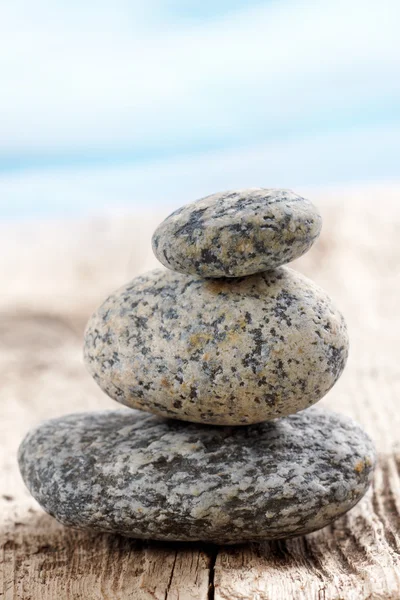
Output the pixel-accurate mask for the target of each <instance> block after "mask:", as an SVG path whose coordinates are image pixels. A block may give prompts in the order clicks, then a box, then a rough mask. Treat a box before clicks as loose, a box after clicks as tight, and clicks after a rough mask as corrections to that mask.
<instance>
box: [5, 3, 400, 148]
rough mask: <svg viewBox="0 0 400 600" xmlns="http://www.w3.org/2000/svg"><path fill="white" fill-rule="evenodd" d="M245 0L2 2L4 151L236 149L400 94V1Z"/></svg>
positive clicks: (375, 106) (386, 104) (375, 107)
mask: <svg viewBox="0 0 400 600" xmlns="http://www.w3.org/2000/svg"><path fill="white" fill-rule="evenodd" d="M63 4H64V3H63ZM247 5H248V3H246V2H243V9H242V10H240V11H237V12H235V13H232V14H231V15H229V16H225V17H220V18H218V19H215V20H212V19H208V20H205V21H191V22H189V23H188V22H187V21H180V20H179V19H177V18H176V16H175V17H174V16H173V15H168V12H167V11H166V6H167V3H165V2H161V1H159V2H156V1H154V0H153V1H152V2H146V3H144V2H142V1H139V0H138V1H136V2H128V1H127V0H116V1H115V2H113V3H109V2H105V1H104V0H103V1H102V2H99V3H78V2H77V1H76V0H75V1H73V2H71V3H65V4H64V5H63V6H62V5H61V3H55V4H54V3H50V2H49V1H46V0H41V1H40V0H38V2H35V3H30V2H29V1H28V0H25V1H23V0H16V1H15V2H11V0H8V2H5V3H2V5H1V8H0V46H1V50H0V82H1V95H0V114H1V120H0V155H1V153H3V155H7V154H8V153H12V152H16V153H17V152H40V151H42V152H45V151H57V150H59V151H66V150H71V149H72V150H79V149H86V150H87V151H90V150H91V149H92V150H96V149H99V148H103V147H104V148H107V149H108V150H110V151H112V150H113V149H121V148H122V149H123V148H129V149H133V150H137V149H145V148H146V147H154V146H157V147H171V148H174V147H179V146H181V145H183V146H185V145H186V146H188V145H193V146H195V145H196V144H201V143H207V144H212V143H213V142H218V141H219V142H221V143H222V142H224V143H226V144H229V143H232V142H235V141H236V142H238V141H251V140H255V139H263V138H264V139H265V138H266V137H267V136H268V135H271V134H274V135H281V134H282V133H290V131H291V130H299V129H301V128H302V127H304V128H305V129H309V130H313V129H314V130H315V129H316V128H317V127H319V128H321V125H320V124H321V122H323V123H324V126H325V125H326V124H327V123H328V124H329V120H330V119H332V118H333V117H332V115H335V117H334V118H335V119H337V118H338V116H339V117H343V119H344V120H346V119H351V118H353V117H354V115H357V113H358V112H361V113H362V112H363V111H366V112H368V111H369V112H374V111H380V112H382V111H385V110H388V109H389V108H390V105H393V106H394V105H395V103H396V101H397V102H399V101H400V86H399V83H398V81H399V78H398V72H399V67H400V65H399V58H400V41H399V35H398V23H399V16H400V9H399V3H398V0H381V1H379V2H377V1H376V0H347V1H344V0H337V1H336V2H330V1H328V0H321V1H320V2H290V1H288V0H286V1H285V2H280V3H277V2H272V3H269V4H267V5H264V6H261V7H257V8H252V9H251V8H250V9H248V8H245V7H246V6H247ZM55 7H56V8H55Z"/></svg>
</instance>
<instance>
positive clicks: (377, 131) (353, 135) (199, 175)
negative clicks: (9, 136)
mask: <svg viewBox="0 0 400 600" xmlns="http://www.w3.org/2000/svg"><path fill="white" fill-rule="evenodd" d="M382 154H383V155H384V156H385V164H384V165H383V167H382V164H381V162H380V157H381V156H382ZM399 155H400V125H399V126H397V127H387V128H368V129H365V130H361V131H354V132H344V133H332V134H329V135H327V136H325V135H319V136H316V137H311V138H305V139H302V140H289V141H287V142H280V143H272V144H266V145H265V144H264V145H262V146H255V147H251V148H243V149H241V150H230V151H225V152H213V153H206V154H202V155H200V156H197V157H188V158H181V159H179V160H166V161H159V162H154V163H149V164H145V165H134V166H124V167H118V168H116V167H114V168H107V169H104V168H102V169H94V168H93V169H87V168H86V169H70V170H60V171H54V170H50V171H47V172H46V171H40V172H27V173H10V174H2V175H0V215H2V216H3V217H4V216H26V217H29V216H35V215H37V216H42V214H45V215H49V214H53V215H63V216H67V215H75V214H85V213H96V214H98V213H101V212H106V211H112V212H115V210H116V208H118V207H121V209H123V207H126V206H131V207H134V208H135V210H137V209H139V208H142V209H145V210H147V211H151V210H158V209H160V208H162V209H163V210H164V209H165V208H166V207H168V208H171V209H172V208H176V207H177V206H180V205H181V204H183V203H185V202H188V201H190V200H195V199H196V198H200V197H202V196H204V195H206V194H209V193H212V192H215V191H218V190H224V189H230V188H231V189H234V188H244V187H256V186H262V187H289V188H293V189H295V190H296V191H300V192H301V191H302V189H303V188H304V187H309V186H310V185H312V184H317V185H318V184H319V185H322V184H326V183H330V182H338V181H339V182H340V181H347V182H348V181H357V180H358V181H361V180H363V179H365V175H366V174H367V176H368V177H369V178H370V179H371V180H372V179H377V178H379V177H382V178H390V177H391V176H393V173H395V172H396V168H397V163H398V157H399Z"/></svg>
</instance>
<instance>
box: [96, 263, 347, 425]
mask: <svg viewBox="0 0 400 600" xmlns="http://www.w3.org/2000/svg"><path fill="white" fill-rule="evenodd" d="M347 351H348V338H347V331H346V325H345V322H344V320H343V317H342V315H341V314H340V312H339V311H337V310H336V308H335V307H334V306H333V304H332V302H331V300H330V299H329V297H328V295H327V294H326V293H325V292H324V291H323V290H321V289H320V288H319V287H318V286H316V285H315V284H314V283H312V282H311V281H310V280H308V279H306V278H305V277H304V276H302V275H300V274H299V273H297V272H296V271H293V270H292V269H288V268H286V267H281V268H280V269H276V270H274V271H269V272H266V273H261V274H259V275H253V276H251V277H244V278H241V279H218V280H201V279H200V278H197V277H193V276H186V275H181V274H179V273H174V272H172V271H167V270H161V269H157V270H155V271H151V272H149V273H146V274H145V275H142V276H141V277H137V278H136V279H134V280H133V281H131V282H130V283H128V284H127V285H126V286H125V287H123V288H121V289H120V290H118V291H117V292H115V293H114V294H112V295H111V296H110V297H109V298H108V299H107V300H106V301H105V302H104V304H103V305H102V306H101V307H100V308H99V309H98V311H97V312H96V313H95V314H94V315H93V316H92V318H91V319H90V321H89V323H88V326H87V330H86V334H85V350H84V354H85V361H86V365H87V367H88V369H89V371H90V373H91V374H92V375H93V377H94V379H95V380H96V381H97V383H98V384H99V385H100V387H101V388H102V389H103V390H104V391H105V392H106V393H107V394H108V395H109V396H110V397H111V398H114V399H115V400H117V401H119V402H121V403H122V404H126V405H128V406H131V407H134V408H140V409H142V410H147V411H150V412H154V413H156V414H159V415H162V416H167V417H168V416H169V417H176V418H179V419H184V420H188V421H195V422H203V423H213V424H220V425H240V424H246V423H257V422H261V421H264V420H266V419H272V418H275V417H278V416H283V415H287V414H290V413H294V412H297V411H298V410H301V409H303V408H306V407H307V406H310V405H311V404H313V403H314V402H317V401H318V400H319V399H320V398H322V396H323V395H324V394H326V392H327V391H328V390H329V389H330V388H331V387H332V386H333V384H334V383H335V381H336V380H337V379H338V377H339V376H340V374H341V373H342V370H343V368H344V365H345V362H346V359H347Z"/></svg>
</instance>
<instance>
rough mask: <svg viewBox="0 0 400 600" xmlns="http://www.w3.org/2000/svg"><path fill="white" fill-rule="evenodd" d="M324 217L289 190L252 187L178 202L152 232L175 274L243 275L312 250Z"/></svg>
mask: <svg viewBox="0 0 400 600" xmlns="http://www.w3.org/2000/svg"><path fill="white" fill-rule="evenodd" d="M321 225H322V219H321V216H320V214H319V213H318V211H317V209H316V208H315V206H314V205H313V204H312V202H310V201H309V200H306V199H305V198H302V197H301V196H298V195H297V194H295V193H293V192H292V191H290V190H278V189H264V188H251V189H246V190H237V191H228V192H221V193H217V194H212V195H211V196H207V197H206V198H202V199H201V200H197V201H196V202H191V203H189V204H186V205H185V206H182V207H181V208H179V209H178V210H176V211H175V212H173V213H172V214H171V215H170V216H169V217H167V218H166V219H165V221H163V222H162V223H161V224H160V225H159V226H158V228H157V229H156V231H155V232H154V235H153V240H152V243H153V251H154V253H155V255H156V257H157V258H158V260H159V261H160V262H161V263H162V264H163V265H164V266H166V267H168V268H169V269H172V270H173V271H177V272H178V273H186V274H190V275H199V276H200V277H242V276H245V275H252V274H254V273H261V272H263V271H267V270H270V269H273V268H275V267H279V266H281V265H284V264H286V263H288V262H290V261H292V260H294V259H295V258H298V257H299V256H301V255H302V254H304V253H305V252H307V250H309V249H310V247H311V246H312V244H313V243H314V241H315V240H316V238H317V237H318V235H319V233H320V230H321Z"/></svg>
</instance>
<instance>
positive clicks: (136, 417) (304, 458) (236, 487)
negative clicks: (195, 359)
mask: <svg viewBox="0 0 400 600" xmlns="http://www.w3.org/2000/svg"><path fill="white" fill-rule="evenodd" d="M374 460H375V455H374V449H373V446H372V443H371V441H370V439H369V438H368V437H367V435H366V434H365V433H364V432H363V431H362V430H361V429H360V428H359V426H358V425H356V424H355V423H354V422H353V421H351V420H350V419H348V418H346V417H344V416H339V415H335V414H334V413H330V412H327V411H324V410H320V409H316V408H312V409H310V410H308V411H304V412H301V413H299V414H297V415H292V416H290V417H286V418H284V419H280V420H277V421H270V422H268V423H263V424H261V425H252V426H249V427H234V428H232V427H230V428H228V427H210V426H203V425H194V424H188V423H183V422H181V421H172V420H169V421H167V420H162V419H159V418H157V417H153V416H149V415H145V414H143V413H139V412H137V411H132V410H126V409H125V410H119V411H103V412H98V413H92V414H90V413H86V414H75V415H70V416H67V417H61V418H59V419H54V420H52V421H48V422H45V423H43V424H42V425H40V426H39V427H38V428H37V429H36V430H34V431H32V432H31V433H29V434H28V436H27V437H26V438H25V440H24V441H23V443H22V444H21V447H20V450H19V465H20V469H21V473H22V476H23V478H24V481H25V483H26V485H27V487H28V488H29V490H30V492H31V493H32V495H33V496H34V497H35V498H36V500H37V501H38V502H39V503H40V504H41V506H42V507H43V508H44V509H45V510H46V511H47V512H48V513H50V514H51V515H53V516H54V517H55V518H56V519H58V520H59V521H61V523H64V524H66V525H71V526H73V527H78V528H86V529H93V530H99V531H112V532H118V533H121V534H123V535H127V536H131V537H137V538H153V539H159V540H182V541H185V540H207V541H212V542H219V543H235V542H244V541H249V540H254V541H257V540H264V539H273V538H282V537H288V536H294V535H300V534H303V533H307V532H310V531H313V530H315V529H319V528H321V527H324V526H325V525H327V524H328V523H330V522H331V521H333V520H334V519H335V518H336V517H338V516H339V515H341V514H343V513H345V512H346V511H348V510H349V509H350V508H351V507H352V506H353V505H354V504H356V503H357V502H358V501H359V500H360V498H361V497H362V496H363V495H364V493H365V492H366V490H367V488H368V485H369V482H370V478H371V474H372V469H373V464H374Z"/></svg>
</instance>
